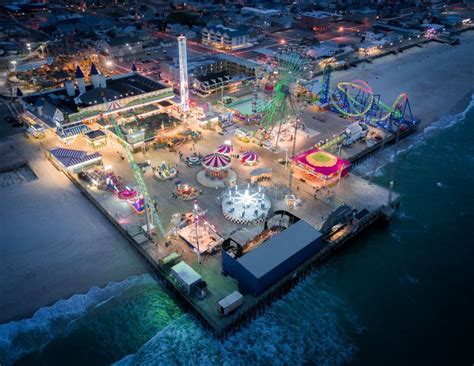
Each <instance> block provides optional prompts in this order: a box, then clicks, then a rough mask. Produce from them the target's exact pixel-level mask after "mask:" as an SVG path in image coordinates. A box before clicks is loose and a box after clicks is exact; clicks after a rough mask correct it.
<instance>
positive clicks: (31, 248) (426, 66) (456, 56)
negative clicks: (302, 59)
mask: <svg viewBox="0 0 474 366" xmlns="http://www.w3.org/2000/svg"><path fill="white" fill-rule="evenodd" d="M473 49H474V32H472V31H470V32H467V33H464V34H462V35H461V45H459V46H450V45H446V44H440V43H434V42H431V43H429V44H427V45H425V46H424V47H423V48H417V47H415V48H412V49H410V50H407V51H405V52H403V53H401V54H398V55H396V56H393V55H391V56H386V57H383V58H380V59H377V60H375V61H374V62H373V63H371V64H365V65H358V66H357V68H351V69H350V70H346V71H341V72H335V73H334V78H333V85H334V84H335V83H336V82H337V81H342V80H347V81H350V80H354V79H363V80H366V81H368V82H369V84H370V85H371V86H372V88H373V90H374V92H375V93H377V94H381V95H382V99H383V100H384V101H385V102H386V104H391V103H392V102H393V101H394V100H395V98H396V97H397V96H398V95H399V94H400V93H402V92H406V93H408V96H409V100H410V104H411V107H412V111H413V114H414V116H415V117H417V118H420V119H421V126H420V131H422V130H423V129H424V128H425V127H426V126H428V125H429V124H430V123H432V122H434V121H436V120H438V119H439V118H440V117H442V116H446V115H454V114H456V113H459V112H461V111H462V110H464V109H465V108H466V106H467V104H468V103H469V101H470V99H471V95H472V93H473V92H474V66H473V65H474V52H473ZM10 145H14V146H15V149H14V150H15V151H18V153H16V154H17V157H18V158H22V159H25V160H29V163H30V166H31V168H32V170H33V171H34V173H35V174H36V176H37V177H38V179H33V180H30V181H26V182H21V181H19V182H18V184H12V185H11V186H8V187H4V188H1V187H0V194H1V196H2V202H1V210H0V258H1V266H0V293H1V294H2V296H1V297H0V323H5V322H8V321H11V320H16V319H21V318H24V317H28V316H31V315H32V314H33V313H34V312H35V311H36V310H37V309H39V308H41V307H44V306H48V305H51V304H53V303H54V302H56V301H57V300H59V299H64V298H67V297H70V296H71V295H73V294H76V293H85V292H87V291H88V290H89V289H90V288H91V287H93V286H104V285H106V284H107V283H108V282H111V281H119V280H122V279H124V278H126V277H129V276H132V275H135V274H140V273H145V272H150V271H151V270H150V268H149V267H148V266H147V264H146V262H145V261H144V260H143V259H142V258H141V257H140V256H139V255H138V253H136V252H135V251H134V250H133V249H132V248H131V246H130V245H129V244H128V243H127V241H126V239H125V238H123V237H122V236H121V235H120V234H119V233H118V231H117V230H116V229H115V228H114V227H113V226H112V225H111V224H110V223H109V222H108V221H107V220H106V219H105V218H104V217H103V215H102V214H101V213H100V212H99V211H98V210H97V209H96V208H95V207H94V206H93V205H92V204H91V203H90V202H88V201H87V200H86V199H85V198H84V197H83V196H82V195H81V194H80V193H79V191H78V190H77V189H76V188H75V187H74V186H73V185H72V183H71V182H69V180H68V179H67V178H66V177H65V176H64V175H63V174H62V173H60V172H58V171H57V170H56V169H55V168H54V167H53V166H52V165H51V164H50V163H49V162H48V161H47V160H46V159H45V158H44V155H43V153H42V152H41V151H39V149H38V148H39V144H38V142H33V143H25V139H24V137H23V136H20V135H17V136H14V137H11V138H10V140H9V141H6V142H4V143H0V156H1V155H2V154H1V153H2V151H4V152H5V151H8V154H7V155H5V156H4V157H3V159H4V161H5V160H6V159H7V158H8V155H9V154H13V152H11V151H10V147H9V146H10ZM2 149H3V150H2ZM1 160H2V158H0V163H1V162H2V161H1ZM0 183H1V181H0Z"/></svg>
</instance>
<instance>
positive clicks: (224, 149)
mask: <svg viewBox="0 0 474 366" xmlns="http://www.w3.org/2000/svg"><path fill="white" fill-rule="evenodd" d="M232 151H234V148H233V147H232V145H230V144H222V145H219V146H218V147H217V149H216V153H218V154H222V155H230V154H232Z"/></svg>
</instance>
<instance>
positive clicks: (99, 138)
mask: <svg viewBox="0 0 474 366" xmlns="http://www.w3.org/2000/svg"><path fill="white" fill-rule="evenodd" d="M84 138H85V139H86V141H87V144H88V145H89V146H90V147H93V148H94V149H99V148H101V147H104V146H105V145H107V135H106V134H105V133H104V132H103V131H101V130H93V131H90V132H87V133H85V134H84Z"/></svg>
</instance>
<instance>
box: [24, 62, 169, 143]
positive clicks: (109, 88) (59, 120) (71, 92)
mask: <svg viewBox="0 0 474 366" xmlns="http://www.w3.org/2000/svg"><path fill="white" fill-rule="evenodd" d="M88 79H89V81H90V83H89V84H86V81H85V75H84V73H83V72H82V70H81V68H80V67H79V66H78V67H77V69H76V73H75V79H74V80H66V81H65V82H64V87H62V88H56V89H50V90H46V91H42V92H39V93H33V94H27V95H23V96H21V97H20V98H19V100H20V102H21V104H22V105H23V107H24V109H25V115H26V118H27V119H30V120H33V121H34V122H36V123H39V124H41V125H42V126H43V128H45V129H46V130H54V131H55V132H56V134H57V135H58V136H59V138H60V139H61V140H62V141H63V142H68V141H69V140H72V139H74V138H76V137H77V136H79V135H83V134H84V133H87V132H90V129H89V127H88V126H87V125H88V124H90V123H91V122H93V121H95V120H97V119H99V118H101V117H104V116H107V115H115V114H117V113H118V112H122V111H131V110H134V109H136V108H140V107H144V106H146V105H149V104H154V103H159V102H162V101H165V100H168V99H172V98H173V97H174V93H173V88H172V87H168V86H165V85H163V84H160V83H158V82H156V81H154V80H152V79H149V78H147V77H145V76H143V75H140V74H138V73H137V72H135V71H132V72H130V73H128V74H122V75H117V76H114V77H110V78H106V77H105V76H104V75H101V74H100V73H99V72H98V70H97V68H96V67H95V65H94V64H92V66H91V70H90V72H89V76H88Z"/></svg>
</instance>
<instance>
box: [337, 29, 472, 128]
mask: <svg viewBox="0 0 474 366" xmlns="http://www.w3.org/2000/svg"><path fill="white" fill-rule="evenodd" d="M473 50H474V32H473V31H468V32H465V33H462V34H461V44H460V45H458V46H451V45H448V44H442V43H437V42H430V43H428V44H426V45H424V46H423V47H422V48H419V47H413V48H411V49H408V50H406V51H404V52H403V53H399V54H397V55H389V56H385V57H381V58H379V59H375V60H374V61H373V62H372V63H365V64H359V65H358V66H357V67H356V68H351V69H349V70H346V71H341V72H335V73H334V78H333V85H335V84H336V83H337V82H339V81H351V80H354V79H362V80H365V81H367V82H368V83H369V84H370V86H371V87H372V89H373V91H374V94H380V95H381V96H382V100H383V101H384V102H385V103H386V104H388V105H391V104H392V103H393V102H394V100H395V99H396V97H397V96H398V95H399V94H401V93H407V94H408V98H409V101H410V105H411V109H412V111H413V115H414V117H416V118H420V119H421V124H420V128H419V131H418V132H422V131H423V129H424V128H426V127H427V126H428V125H429V124H431V123H433V122H435V121H437V120H438V119H439V118H440V117H445V116H447V115H455V114H457V113H460V112H462V111H463V110H464V109H465V108H466V107H467V105H468V104H469V102H470V100H471V96H472V94H473V92H474V52H473Z"/></svg>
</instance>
